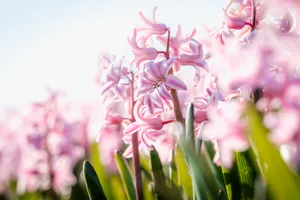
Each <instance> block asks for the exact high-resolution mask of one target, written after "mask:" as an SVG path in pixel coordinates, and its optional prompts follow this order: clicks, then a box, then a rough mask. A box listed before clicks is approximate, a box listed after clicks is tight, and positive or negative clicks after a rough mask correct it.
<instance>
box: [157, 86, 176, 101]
mask: <svg viewBox="0 0 300 200" xmlns="http://www.w3.org/2000/svg"><path fill="white" fill-rule="evenodd" d="M156 89H157V91H158V93H159V94H160V96H161V97H163V98H166V99H170V100H171V99H172V96H171V94H170V92H169V91H168V90H167V88H166V86H165V84H160V85H159V87H158V88H156Z"/></svg>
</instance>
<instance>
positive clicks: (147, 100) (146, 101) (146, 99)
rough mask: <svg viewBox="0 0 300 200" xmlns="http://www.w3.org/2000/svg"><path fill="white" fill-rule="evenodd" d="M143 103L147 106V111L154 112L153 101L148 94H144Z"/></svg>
mask: <svg viewBox="0 0 300 200" xmlns="http://www.w3.org/2000/svg"><path fill="white" fill-rule="evenodd" d="M144 104H145V105H146V107H147V108H148V111H149V112H150V113H151V114H153V113H154V103H153V101H152V100H151V98H150V95H146V96H144Z"/></svg>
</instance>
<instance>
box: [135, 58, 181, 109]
mask: <svg viewBox="0 0 300 200" xmlns="http://www.w3.org/2000/svg"><path fill="white" fill-rule="evenodd" d="M175 60H176V58H175V57H173V58H170V59H169V60H163V61H160V62H157V63H155V62H154V61H150V62H148V63H147V64H145V69H144V71H142V73H141V75H140V78H139V82H138V86H139V89H138V90H137V97H138V98H142V97H143V98H144V104H145V105H146V106H147V108H148V110H149V111H150V113H154V109H155V107H158V108H164V107H166V106H167V107H169V108H170V107H171V105H170V102H169V100H171V99H172V96H171V95H170V93H169V91H168V89H176V90H186V89H187V87H186V85H185V84H184V83H183V82H182V81H181V80H180V79H179V78H177V77H176V76H174V75H173V74H168V73H169V70H170V68H171V67H172V64H173V63H174V62H175Z"/></svg>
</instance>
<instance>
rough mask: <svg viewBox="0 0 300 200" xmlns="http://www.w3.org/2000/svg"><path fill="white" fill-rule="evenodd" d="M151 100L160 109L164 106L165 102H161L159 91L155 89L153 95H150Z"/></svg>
mask: <svg viewBox="0 0 300 200" xmlns="http://www.w3.org/2000/svg"><path fill="white" fill-rule="evenodd" d="M150 98H151V100H152V101H153V103H154V104H156V105H157V106H159V107H162V106H163V102H162V100H161V97H160V95H159V93H158V90H157V89H155V90H154V91H153V92H152V93H151V94H150Z"/></svg>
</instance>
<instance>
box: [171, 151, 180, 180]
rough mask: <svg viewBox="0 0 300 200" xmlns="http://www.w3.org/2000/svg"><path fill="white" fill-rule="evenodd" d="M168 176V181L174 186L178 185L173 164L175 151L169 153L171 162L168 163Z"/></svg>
mask: <svg viewBox="0 0 300 200" xmlns="http://www.w3.org/2000/svg"><path fill="white" fill-rule="evenodd" d="M169 175H170V181H171V182H173V183H174V184H176V185H178V173H177V166H176V162H175V151H174V150H172V152H171V160H170V163H169Z"/></svg>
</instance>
